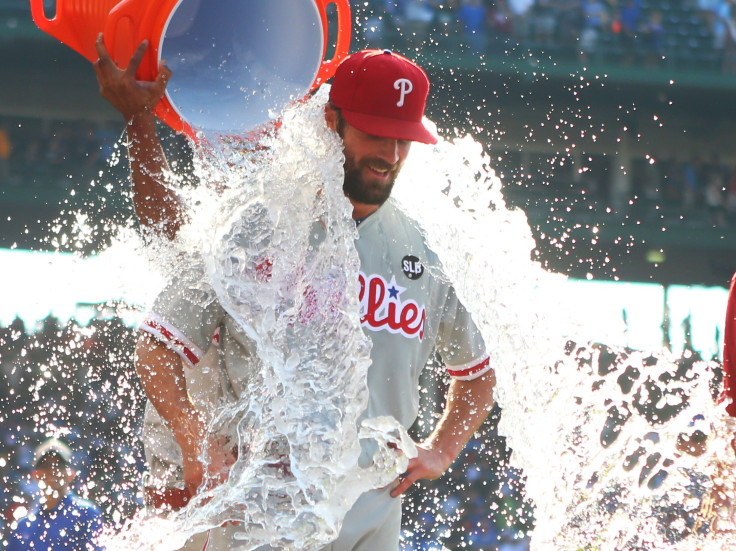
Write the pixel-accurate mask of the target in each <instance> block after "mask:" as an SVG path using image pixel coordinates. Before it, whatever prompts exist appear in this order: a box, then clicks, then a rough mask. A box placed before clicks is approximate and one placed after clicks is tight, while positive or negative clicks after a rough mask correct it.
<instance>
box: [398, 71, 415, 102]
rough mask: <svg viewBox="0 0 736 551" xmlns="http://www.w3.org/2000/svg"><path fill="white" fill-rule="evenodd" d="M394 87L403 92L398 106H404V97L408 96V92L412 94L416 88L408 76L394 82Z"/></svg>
mask: <svg viewBox="0 0 736 551" xmlns="http://www.w3.org/2000/svg"><path fill="white" fill-rule="evenodd" d="M394 89H396V90H399V91H400V92H401V96H400V97H399V101H398V102H397V103H396V107H404V97H406V95H407V94H411V91H412V90H414V85H413V84H412V83H411V80H409V79H408V78H400V79H399V80H397V81H396V82H394Z"/></svg>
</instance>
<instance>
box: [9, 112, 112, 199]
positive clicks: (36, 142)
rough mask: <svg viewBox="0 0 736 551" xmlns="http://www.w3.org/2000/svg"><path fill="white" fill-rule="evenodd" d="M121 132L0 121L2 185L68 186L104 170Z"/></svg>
mask: <svg viewBox="0 0 736 551" xmlns="http://www.w3.org/2000/svg"><path fill="white" fill-rule="evenodd" d="M121 132H122V129H121V128H120V125H119V124H114V125H113V124H96V123H91V122H89V121H66V122H64V121H55V122H50V123H49V122H46V121H41V120H39V119H25V118H19V117H0V186H23V187H26V186H32V185H34V184H35V185H42V186H49V185H51V186H59V187H62V188H65V187H67V186H68V185H69V175H74V178H76V179H77V180H82V181H87V180H91V179H93V178H95V177H97V175H98V174H99V172H100V170H102V169H104V168H105V167H106V163H107V159H109V158H110V157H111V155H112V154H113V148H114V146H115V143H116V142H117V140H118V139H119V138H120V134H121Z"/></svg>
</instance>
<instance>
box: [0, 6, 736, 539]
mask: <svg viewBox="0 0 736 551" xmlns="http://www.w3.org/2000/svg"><path fill="white" fill-rule="evenodd" d="M47 4H48V10H49V13H53V9H54V3H53V1H51V2H48V3H47ZM353 8H354V11H355V21H356V25H355V35H354V46H353V48H352V49H353V50H357V49H359V48H361V47H366V46H370V47H380V48H391V49H394V50H395V51H397V52H399V53H402V54H404V55H407V56H408V57H411V58H414V59H416V60H417V61H418V62H419V63H420V64H422V65H423V66H424V67H425V68H427V69H428V72H429V74H430V80H431V81H432V83H433V88H432V92H431V98H430V105H429V108H428V116H429V118H430V119H432V120H433V121H435V122H436V123H437V125H438V127H439V129H440V132H441V134H442V135H444V136H446V137H452V136H453V135H455V134H464V133H472V134H473V135H474V136H475V138H476V139H477V140H478V141H480V142H481V143H482V144H483V145H484V147H485V150H486V151H487V152H488V153H489V155H490V159H491V163H492V167H493V168H494V169H495V170H496V172H497V173H498V174H499V175H500V176H501V178H502V180H503V182H504V186H505V188H504V189H505V195H506V198H507V200H508V202H509V203H510V204H511V205H514V206H518V207H520V208H522V209H524V211H525V212H526V213H527V215H528V217H529V222H530V226H531V228H532V231H533V233H534V235H535V238H536V240H537V250H536V251H535V253H534V254H535V255H536V257H537V258H538V259H539V260H540V261H541V262H542V263H543V264H544V265H545V266H546V267H548V268H549V269H550V270H554V271H557V272H562V273H565V274H567V275H569V276H570V277H572V278H578V279H581V280H586V279H592V280H595V281H620V282H626V283H629V284H634V283H647V284H655V285H656V286H658V288H660V289H661V290H663V291H662V292H663V293H664V301H665V302H666V301H667V293H666V292H665V290H667V289H671V288H674V287H673V286H678V285H679V286H687V288H692V287H695V286H706V287H713V286H715V287H721V288H723V287H725V286H727V284H728V281H729V278H730V276H731V274H732V273H733V272H734V271H735V270H736V241H735V240H734V239H733V238H732V235H733V232H732V230H731V228H733V227H734V226H735V225H736V151H735V150H734V141H735V140H734V138H733V132H734V126H735V123H736V109H734V107H733V105H732V104H733V97H734V92H735V91H736V35H735V34H734V24H733V19H732V17H733V16H736V13H735V14H732V13H731V11H732V8H731V4H730V2H729V1H728V0H607V1H605V2H604V1H602V0H556V1H552V0H445V1H441V0H394V1H389V0H367V1H361V2H354V3H353ZM122 126H123V125H122V123H121V121H120V120H119V115H118V114H117V113H116V112H114V111H113V110H112V109H111V108H110V107H109V106H108V105H107V104H106V103H105V101H104V100H102V98H100V97H99V94H98V90H97V84H96V82H95V77H94V72H93V71H92V68H91V67H90V65H89V63H88V62H87V61H86V60H84V59H83V58H82V57H81V56H79V55H78V54H76V53H75V52H73V51H72V50H71V49H69V48H67V47H66V46H63V45H62V44H60V43H58V42H57V41H56V40H55V39H53V38H51V37H50V36H48V35H46V34H44V33H43V32H41V31H40V30H38V29H37V28H36V26H35V25H34V24H33V22H32V20H31V15H30V8H29V4H28V2H27V1H25V0H0V249H19V250H34V251H67V252H69V251H77V252H79V250H80V248H81V250H82V252H84V253H94V252H97V251H99V250H100V249H102V248H103V247H104V245H105V243H106V239H107V237H108V236H107V234H106V233H105V232H104V231H101V232H99V233H98V234H95V235H91V236H89V238H88V239H87V240H86V241H84V243H83V244H82V245H79V244H76V243H75V242H74V241H73V240H66V241H65V240H64V239H61V238H60V237H59V235H60V234H63V233H65V231H60V228H62V229H63V228H66V227H68V226H69V225H70V224H72V222H73V220H74V219H75V217H76V213H77V212H78V211H82V212H84V213H85V214H86V216H88V217H89V218H88V223H89V224H90V225H91V226H93V227H98V228H102V229H104V228H106V227H109V226H110V225H113V224H115V223H117V222H119V221H124V220H128V219H129V218H130V214H131V205H130V204H129V202H128V198H127V196H126V194H125V193H124V191H125V190H126V189H127V185H126V173H127V162H126V161H125V159H124V155H123V158H122V161H121V162H119V163H116V162H114V161H115V160H117V159H119V158H120V155H121V151H120V150H119V149H118V148H117V147H116V144H117V142H118V140H119V138H120V136H121V133H122V130H123V128H122ZM170 143H171V144H173V147H174V149H176V151H177V152H178V153H179V154H181V156H182V159H183V160H186V156H187V153H186V147H185V145H184V143H183V141H182V140H177V138H175V137H171V138H170ZM111 158H112V159H113V163H111V162H110V159H111ZM1 258H3V262H4V264H3V266H2V268H3V271H6V272H8V271H9V272H12V271H13V269H14V266H13V260H12V258H13V257H12V256H2V257H1ZM47 285H48V286H49V287H50V288H52V289H53V287H54V281H53V280H48V281H47ZM16 291H17V289H16V290H14V289H13V288H5V289H3V293H5V294H7V295H8V296H10V295H12V294H13V293H14V292H16ZM724 307H725V305H724ZM78 308H79V312H87V313H88V314H89V316H88V318H91V319H92V321H83V322H81V323H80V321H79V320H78V319H77V320H69V321H67V320H66V319H64V320H57V319H55V318H53V317H49V318H47V319H46V320H44V321H43V323H41V324H36V320H33V319H31V320H20V319H17V320H15V321H14V322H13V323H12V324H10V323H9V322H6V325H7V327H5V328H3V330H2V333H1V334H0V366H1V367H2V372H3V380H2V389H0V400H2V401H3V408H2V412H0V421H2V426H3V429H2V440H3V446H4V448H3V450H2V452H0V468H1V469H2V472H3V481H4V484H3V495H2V499H3V503H4V505H3V515H4V517H3V518H4V524H5V527H6V528H7V527H8V526H10V524H12V519H13V515H14V514H15V515H16V516H17V514H18V513H17V510H18V507H21V508H22V507H23V506H24V505H26V504H27V502H28V499H30V498H29V497H28V496H29V492H30V491H31V490H30V489H29V488H30V487H29V484H30V483H29V482H28V481H27V480H26V479H27V469H28V461H29V455H28V454H29V449H30V446H31V445H32V443H33V442H35V441H37V440H38V438H40V436H39V434H40V433H41V432H43V431H46V432H48V431H49V430H51V428H53V427H57V428H59V427H65V428H69V427H72V428H71V429H70V430H71V433H70V434H69V436H68V437H69V439H70V440H72V443H73V444H74V445H75V446H76V448H77V449H80V450H87V451H86V452H84V453H80V455H79V458H78V461H79V464H80V468H82V471H83V477H82V478H83V480H97V484H96V485H93V486H87V487H86V490H85V491H86V492H87V493H88V495H90V496H91V497H94V498H96V499H97V500H98V501H99V500H102V501H103V505H104V502H106V503H107V504H108V505H109V506H108V507H107V508H106V512H107V513H108V515H109V516H110V519H111V520H112V519H113V517H114V516H115V515H118V516H117V517H115V518H118V519H119V518H121V517H120V515H122V516H125V514H127V513H128V512H130V510H132V509H134V508H135V503H136V500H137V499H139V498H138V497H136V495H135V485H134V484H133V485H131V484H129V481H130V480H131V479H133V478H135V476H136V475H135V473H138V472H139V471H140V469H141V468H142V464H141V457H140V452H139V450H137V445H136V443H135V439H134V438H132V436H131V434H134V433H135V426H136V422H137V419H138V418H139V415H140V404H139V403H138V401H137V399H135V398H134V397H135V396H137V395H138V394H139V390H136V389H137V386H136V385H137V382H136V381H135V377H134V376H133V375H132V374H131V369H130V365H129V361H130V352H131V346H132V341H131V338H130V331H129V328H128V330H127V332H126V329H125V328H126V327H128V325H126V324H125V323H122V322H121V321H120V320H119V318H118V316H119V314H117V313H115V311H114V309H110V308H107V307H105V305H96V304H80V305H78ZM666 311H667V309H666V308H663V312H665V313H666ZM716 314H718V312H717V313H716ZM624 315H625V313H624ZM660 318H661V316H660ZM686 319H687V317H685V315H683V319H682V320H681V319H677V320H674V321H673V323H676V324H679V323H680V321H684V320H686ZM669 321H670V320H668V319H666V316H665V318H664V319H659V318H657V325H659V324H660V323H662V324H663V325H664V327H663V328H660V327H659V326H658V327H656V328H655V331H663V337H662V341H663V342H664V343H665V344H667V341H668V337H667V330H668V323H669ZM688 323H689V322H688ZM25 324H28V326H26V325H25ZM691 329H692V328H691V327H690V328H686V329H685V330H684V332H683V337H682V339H681V340H682V341H683V342H682V343H678V344H677V346H678V347H679V348H680V349H681V350H683V351H684V352H687V353H688V354H690V353H695V354H697V352H698V351H697V350H696V349H694V348H693V346H692V342H688V339H689V338H690V337H689V331H690V330H691ZM717 332H718V329H716V334H715V335H714V339H715V341H716V347H717V345H718V343H719V336H718V334H717ZM121 334H125V335H127V336H126V337H121V336H120V335H121ZM106 348H107V349H108V350H109V353H107V354H106V353H104V352H103V350H105V349H106ZM82 350H83V351H85V352H84V354H82V352H80V351H82ZM29 351H34V352H33V353H32V354H30V353H29ZM64 351H66V353H65V352H64ZM69 351H71V352H69ZM70 358H71V359H70ZM111 366H112V367H111ZM84 380H90V381H93V383H92V384H91V385H90V389H89V390H84V389H83V390H82V391H79V390H78V388H79V382H80V381H84ZM74 381H77V384H76V385H75V383H74ZM52 382H55V383H57V384H50V383H52ZM67 388H69V389H74V388H77V390H76V391H74V392H75V393H76V394H74V396H71V394H69V393H68V392H67ZM121 388H126V389H129V390H130V389H133V390H132V391H129V392H128V391H126V392H125V393H123V392H121V391H119V389H121ZM27 389H31V390H32V391H33V399H32V400H30V402H29V400H28V399H27V397H23V394H22V392H23V391H27ZM116 389H118V390H116ZM80 392H81V393H80ZM90 392H92V393H93V395H94V397H95V398H94V400H90V398H89V396H90V394H89V393H90ZM85 393H86V394H85ZM69 400H72V401H73V400H77V401H78V403H79V404H81V405H80V408H78V409H76V410H75V408H74V407H59V403H70V402H69ZM84 404H86V405H87V406H89V407H83V406H84ZM90 404H91V405H90ZM90 408H92V409H90ZM94 408H97V409H94ZM98 410H99V411H103V410H104V412H105V413H104V414H102V415H99V414H98V413H99V411H98ZM95 412H97V413H95ZM121 419H123V421H124V422H123V421H121ZM9 420H11V421H13V422H12V423H9V422H8V421H9ZM49 427H51V428H49ZM131 427H132V428H131ZM123 429H125V430H123ZM41 436H42V434H41ZM121 442H123V443H124V444H123V445H121V444H120V443H121ZM484 446H486V444H482V443H478V444H477V446H476V447H475V448H473V450H472V451H471V455H472V454H475V455H476V456H477V455H478V450H479V449H483V448H484ZM502 448H503V446H500V447H499V449H501V452H498V453H499V454H500V455H503V454H505V453H506V452H505V451H503V449H502ZM481 463H483V462H482V461H481ZM502 463H503V462H502ZM120 465H123V467H120ZM463 469H464V468H463ZM468 469H470V468H468ZM482 469H485V471H483V473H484V474H483V476H484V477H485V478H487V479H488V480H492V481H495V482H489V484H491V486H490V488H491V489H492V490H493V492H495V493H494V494H493V495H496V496H497V498H498V504H499V507H498V508H497V509H498V510H501V511H506V513H504V514H506V515H507V516H509V518H511V519H512V520H511V521H510V522H509V523H505V524H504V522H501V521H498V522H496V519H497V516H489V515H488V514H485V513H478V512H477V511H475V512H473V511H474V510H473V509H472V507H468V508H466V509H465V510H463V511H460V512H458V511H456V510H453V506H454V505H457V504H456V503H454V502H452V500H449V501H451V503H445V505H444V506H443V507H444V508H443V511H444V513H442V514H444V515H445V516H444V520H442V522H444V523H446V524H448V525H452V526H457V525H461V526H463V531H464V535H463V536H462V538H461V540H458V541H461V542H464V543H465V545H466V546H467V547H469V548H475V549H495V548H497V547H500V548H502V549H515V548H520V549H523V548H525V547H524V546H525V545H526V543H525V542H526V541H527V540H526V539H524V538H521V539H519V537H520V534H523V531H524V529H525V526H527V525H528V524H526V525H525V523H528V522H529V520H528V519H529V518H530V513H529V510H528V505H523V498H521V497H520V494H519V492H518V488H516V486H518V485H515V484H513V483H511V484H510V483H509V482H508V481H509V480H512V481H513V480H515V479H518V474H514V473H509V472H503V473H500V474H499V473H496V471H495V470H494V469H497V467H495V466H489V465H486V466H484V467H482ZM491 471H493V472H494V473H496V474H489V473H490V472H491ZM468 472H469V471H468ZM479 472H480V471H479ZM457 473H461V474H457ZM466 474H467V473H466V471H465V470H462V469H461V470H459V471H456V473H455V475H453V476H455V478H457V480H454V479H453V480H451V481H450V482H447V484H449V485H454V486H453V487H454V488H460V487H461V486H462V487H465V486H464V485H469V484H470V482H468V481H469V480H471V479H473V480H475V479H477V478H478V477H480V475H479V474H478V473H475V472H470V474H468V475H467V476H465V475H466ZM509 476H510V478H509ZM24 477H25V478H24ZM460 479H462V480H460ZM126 481H127V482H126ZM113 483H114V487H115V488H117V490H116V492H115V496H111V495H110V492H109V488H110V487H112V486H111V484H113ZM19 488H20V490H19ZM448 488H449V486H446V487H444V490H436V489H435V490H433V491H435V492H437V491H440V493H442V492H445V494H447V495H449V494H451V493H452V492H449V490H448ZM471 488H472V487H471ZM448 492H449V494H448ZM475 493H477V492H476V490H472V491H471V494H473V498H474V499H476V501H477V500H480V503H484V501H483V500H484V499H486V501H485V505H482V506H481V505H479V506H478V507H482V509H483V510H485V509H486V508H487V507H488V503H487V499H488V498H484V497H483V496H480V497H478V496H476V495H475ZM19 495H20V496H25V497H21V498H18V499H16V500H15V501H14V500H13V499H14V498H16V497H18V496H19ZM448 499H449V498H448ZM494 499H496V498H494ZM445 501H448V500H447V499H446V500H445ZM443 503H444V502H443ZM520 504H522V505H520ZM416 507H417V508H416V511H417V516H418V517H422V515H425V516H426V515H430V516H432V515H435V513H432V512H431V511H430V510H429V509H427V510H425V509H424V508H422V507H423V506H422V505H421V503H420V502H419V501H417V505H416ZM525 507H526V508H525ZM499 508H500V509H499ZM14 511H15V512H14ZM494 515H495V514H494ZM440 516H441V515H440ZM489 519H490V520H489ZM519 519H521V520H519ZM424 520H425V521H428V520H429V519H427V518H424ZM432 520H433V521H437V519H436V518H435V517H434V516H432ZM509 527H510V528H509ZM438 533H439V531H438V530H434V531H433V532H432V533H431V534H428V535H427V537H426V541H427V542H428V541H430V540H431V539H432V537H435V536H434V535H436V534H438ZM453 533H454V532H453ZM433 534H434V535H433ZM473 534H475V535H473ZM493 538H496V539H493ZM498 538H501V539H500V540H499V539H498ZM420 539H421V538H420ZM417 541H419V540H417ZM423 541H424V540H423ZM499 541H500V543H499ZM484 542H485V543H484ZM425 543H426V542H425ZM411 545H414V546H415V547H416V548H421V547H420V543H415V544H411ZM421 545H424V544H421ZM426 545H429V544H428V543H427V544H426ZM457 545H460V543H458V544H457ZM407 546H408V547H407V548H409V547H410V544H408V543H407ZM515 546H516V547H515ZM424 548H427V549H428V548H429V547H424Z"/></svg>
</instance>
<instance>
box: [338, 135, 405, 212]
mask: <svg viewBox="0 0 736 551" xmlns="http://www.w3.org/2000/svg"><path fill="white" fill-rule="evenodd" d="M339 131H340V135H341V137H342V139H343V144H344V151H345V182H344V184H343V190H344V191H345V194H346V195H347V196H348V197H349V198H350V199H351V200H352V201H353V202H356V203H363V204H366V205H382V204H383V203H384V202H385V201H386V199H388V198H389V196H390V195H391V190H392V189H393V187H394V181H395V180H396V177H397V176H398V174H399V171H400V170H401V167H402V165H403V164H404V160H405V159H406V156H407V155H408V154H409V148H410V147H411V142H410V141H407V140H397V139H394V138H380V137H378V136H372V135H370V134H366V133H365V132H361V131H360V130H358V129H357V128H355V127H354V126H351V125H350V124H348V123H347V122H346V123H345V124H344V126H342V127H341V128H340V129H339Z"/></svg>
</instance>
